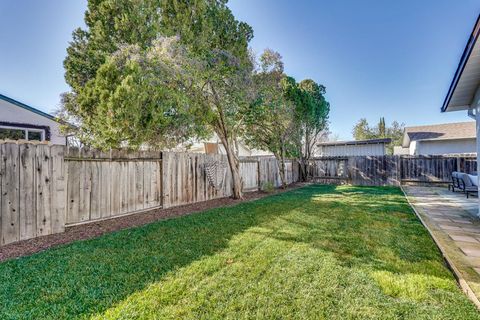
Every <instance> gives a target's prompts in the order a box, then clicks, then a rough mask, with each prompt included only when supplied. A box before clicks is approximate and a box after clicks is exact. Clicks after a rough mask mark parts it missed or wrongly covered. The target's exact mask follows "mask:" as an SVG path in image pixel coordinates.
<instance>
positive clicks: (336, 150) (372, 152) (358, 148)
mask: <svg viewBox="0 0 480 320" xmlns="http://www.w3.org/2000/svg"><path fill="white" fill-rule="evenodd" d="M317 155H318V156H320V157H342V156H383V155H385V145H384V144H383V143H380V144H360V145H333V146H329V145H327V146H325V145H319V146H318V153H317Z"/></svg>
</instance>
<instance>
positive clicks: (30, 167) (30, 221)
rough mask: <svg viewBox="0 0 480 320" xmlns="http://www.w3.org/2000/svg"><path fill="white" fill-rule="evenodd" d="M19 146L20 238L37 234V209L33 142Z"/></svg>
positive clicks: (32, 236) (28, 237)
mask: <svg viewBox="0 0 480 320" xmlns="http://www.w3.org/2000/svg"><path fill="white" fill-rule="evenodd" d="M19 148H20V166H21V167H20V169H21V170H20V189H21V192H20V208H19V210H20V211H19V216H20V218H19V220H20V237H19V238H20V240H24V239H30V238H34V237H36V235H37V221H36V217H37V213H36V212H37V211H36V205H35V192H36V191H35V153H36V151H35V150H36V146H35V145H33V144H21V145H19Z"/></svg>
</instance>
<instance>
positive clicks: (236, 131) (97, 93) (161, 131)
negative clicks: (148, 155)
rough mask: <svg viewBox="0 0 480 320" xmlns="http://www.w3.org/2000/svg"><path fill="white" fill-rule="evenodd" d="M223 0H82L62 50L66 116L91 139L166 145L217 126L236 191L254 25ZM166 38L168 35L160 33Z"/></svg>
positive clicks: (105, 145)
mask: <svg viewBox="0 0 480 320" xmlns="http://www.w3.org/2000/svg"><path fill="white" fill-rule="evenodd" d="M226 3H227V1H226V0H162V1H161V0H89V2H88V10H87V12H86V13H85V23H86V26H87V28H86V29H85V30H82V29H77V30H75V31H74V33H73V40H72V42H71V43H70V46H69V48H68V49H67V53H68V55H67V58H66V59H65V62H64V66H65V78H66V80H67V83H68V84H69V85H70V87H71V91H70V92H68V93H66V94H65V95H64V97H63V102H64V111H65V112H64V114H67V116H70V117H74V118H75V119H76V121H77V123H78V124H79V126H78V127H79V136H80V137H81V138H82V139H84V140H85V141H87V142H88V143H89V144H91V145H94V146H97V147H103V148H108V147H117V146H120V145H128V146H129V147H138V146H140V145H142V144H144V143H147V144H148V145H154V146H158V147H163V146H170V145H173V144H175V143H179V142H182V141H185V140H186V139H188V138H191V137H194V136H198V135H203V134H205V133H206V131H209V130H210V131H214V132H215V133H216V134H217V135H218V136H219V138H220V139H221V141H222V143H223V145H224V146H225V149H226V151H227V158H228V162H229V165H230V169H231V172H232V178H233V179H232V180H233V194H234V197H236V198H239V197H241V196H242V195H241V178H240V174H239V164H238V159H237V158H236V155H235V152H234V146H235V141H236V139H237V137H238V135H241V133H242V129H243V126H242V117H241V116H240V114H239V112H240V109H242V108H243V106H244V105H245V104H248V99H249V91H248V90H249V86H248V83H249V75H250V74H251V67H252V66H251V62H250V56H249V52H248V42H249V41H250V39H251V38H252V36H253V32H252V28H251V27H250V26H248V25H247V24H245V23H243V22H239V21H237V20H236V19H235V17H234V16H233V14H232V13H231V11H230V10H229V9H228V7H227V6H226ZM167 37H170V38H167Z"/></svg>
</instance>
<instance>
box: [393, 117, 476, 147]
mask: <svg viewBox="0 0 480 320" xmlns="http://www.w3.org/2000/svg"><path fill="white" fill-rule="evenodd" d="M476 152H477V147H476V130H475V122H474V121H469V122H457V123H442V124H434V125H427V126H416V127H405V130H404V132H403V142H402V146H401V147H395V148H394V150H393V154H408V155H465V154H469V155H471V154H475V153H476Z"/></svg>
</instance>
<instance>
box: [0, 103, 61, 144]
mask: <svg viewBox="0 0 480 320" xmlns="http://www.w3.org/2000/svg"><path fill="white" fill-rule="evenodd" d="M0 121H3V122H16V123H25V124H31V125H37V126H48V127H50V142H51V143H52V144H61V145H65V144H66V141H65V136H63V135H62V134H60V124H59V123H58V122H56V121H54V120H51V119H48V118H47V117H44V116H42V115H39V114H36V113H34V112H32V111H29V110H27V109H24V108H22V107H19V106H17V105H14V104H12V103H10V102H7V101H5V100H1V99H0Z"/></svg>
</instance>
